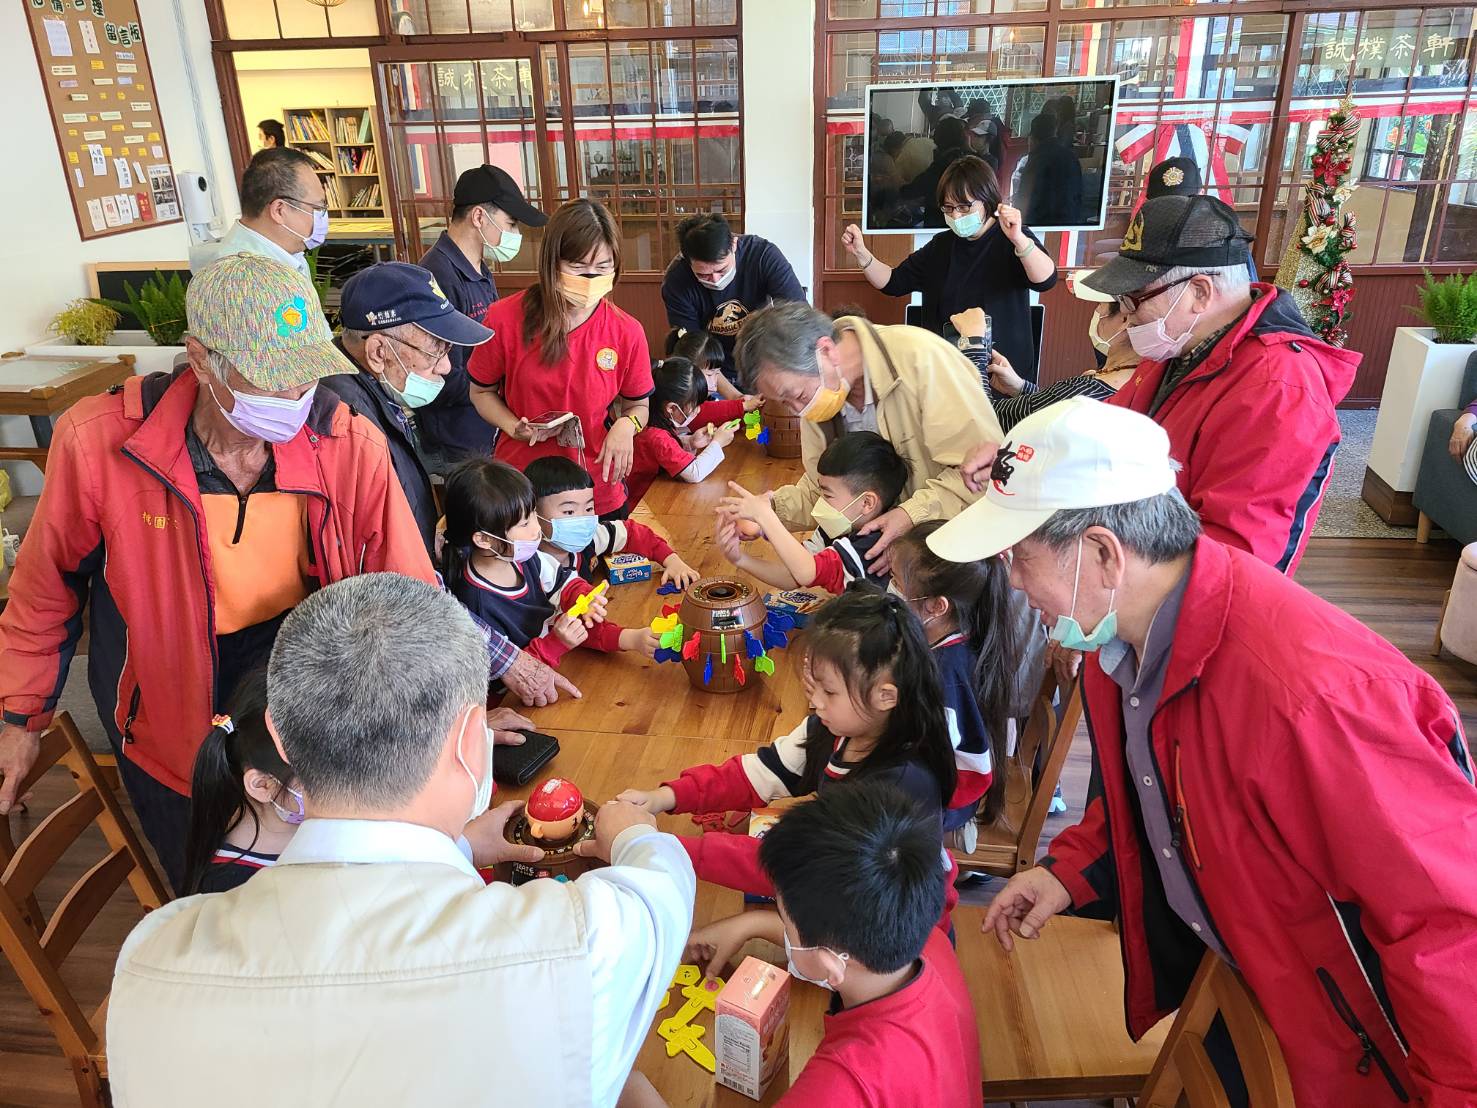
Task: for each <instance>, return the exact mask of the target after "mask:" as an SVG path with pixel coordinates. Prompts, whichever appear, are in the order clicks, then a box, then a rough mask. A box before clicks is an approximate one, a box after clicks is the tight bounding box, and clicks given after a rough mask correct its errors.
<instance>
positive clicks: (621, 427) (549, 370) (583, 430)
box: [467, 200, 652, 516]
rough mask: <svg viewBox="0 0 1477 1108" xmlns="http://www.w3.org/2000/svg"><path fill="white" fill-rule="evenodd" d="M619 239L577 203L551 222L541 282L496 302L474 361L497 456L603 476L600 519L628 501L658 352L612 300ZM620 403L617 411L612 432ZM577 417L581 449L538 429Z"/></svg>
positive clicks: (586, 204)
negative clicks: (564, 463) (574, 466)
mask: <svg viewBox="0 0 1477 1108" xmlns="http://www.w3.org/2000/svg"><path fill="white" fill-rule="evenodd" d="M620 271H621V247H620V235H619V233H618V232H617V230H616V225H615V221H614V220H613V219H612V218H611V216H610V212H609V211H607V210H606V209H605V208H604V207H603V206H602V205H600V204H598V203H596V202H595V201H593V200H571V201H570V202H569V203H568V204H565V205H564V206H563V207H561V208H560V209H559V210H558V211H557V212H555V213H554V215H553V217H552V218H551V219H550V220H549V225H548V226H547V227H546V228H545V229H544V236H543V242H542V244H541V245H540V247H539V262H538V284H536V285H533V286H531V287H530V288H527V289H525V290H524V291H523V292H520V293H518V294H517V295H516V296H509V297H507V298H505V299H503V300H498V301H496V302H494V303H493V304H492V305H491V306H490V307H489V308H488V309H487V315H486V316H484V317H483V320H482V322H483V323H484V324H485V325H486V326H487V327H490V328H491V329H492V331H493V337H492V339H491V340H490V341H488V342H486V343H484V344H483V345H482V346H480V347H478V348H477V350H476V351H475V352H474V353H473V355H472V358H471V360H470V361H469V362H468V363H467V373H468V375H469V376H470V377H471V379H472V403H473V404H474V405H476V408H477V411H478V412H480V413H481V414H482V418H483V419H485V420H487V422H488V423H491V424H493V425H494V426H495V427H498V428H500V429H501V430H502V434H501V435H500V436H499V437H498V441H497V446H496V447H495V448H494V450H493V457H495V458H498V459H500V460H502V461H505V462H507V463H508V464H510V465H514V466H517V467H518V468H519V469H520V470H521V469H522V468H523V467H524V466H526V465H527V464H528V463H529V462H531V461H533V459H535V458H541V457H544V456H546V455H549V454H559V455H563V456H565V457H568V458H572V459H573V460H574V461H576V462H579V463H580V464H581V465H583V466H584V467H585V468H586V469H587V470H589V471H590V474H591V475H592V476H593V477H594V478H595V511H596V512H597V513H599V514H600V515H602V516H604V515H609V514H611V513H614V512H616V511H618V510H619V509H620V508H621V507H622V506H623V505H624V503H625V499H626V494H625V487H624V485H623V484H622V482H623V481H624V480H625V477H626V474H627V473H628V472H630V469H631V455H632V446H631V442H632V440H633V439H634V438H635V436H636V432H637V431H639V430H641V429H642V428H643V427H645V426H646V418H647V397H649V396H650V395H651V390H652V384H651V353H650V351H649V350H648V349H647V345H646V333H645V332H644V331H643V330H642V329H641V325H640V324H639V323H637V322H636V320H635V319H634V318H632V317H631V316H629V315H627V314H626V313H625V312H623V311H621V309H619V308H617V307H616V306H615V305H614V304H612V303H611V302H610V301H609V299H607V295H606V294H607V293H609V292H610V290H611V287H612V286H613V285H614V283H615V279H616V278H617V277H618V276H620ZM612 405H615V406H616V407H617V408H618V414H617V417H616V419H615V422H614V423H613V424H612V425H611V427H610V428H609V429H608V430H607V429H606V426H605V421H606V418H607V416H608V415H609V414H610V410H611V407H612ZM564 412H573V413H574V415H575V418H576V419H577V420H578V422H579V431H580V434H581V435H582V437H583V441H584V445H583V447H581V446H577V445H564V443H566V442H569V441H570V438H569V434H568V432H569V431H571V430H572V428H569V427H568V425H567V424H566V426H565V427H564V431H565V432H566V433H565V434H564V435H561V434H560V430H559V429H555V430H553V431H543V430H540V429H539V428H537V427H535V426H533V424H535V423H538V422H540V421H541V419H542V418H543V417H546V416H548V415H550V414H558V413H564Z"/></svg>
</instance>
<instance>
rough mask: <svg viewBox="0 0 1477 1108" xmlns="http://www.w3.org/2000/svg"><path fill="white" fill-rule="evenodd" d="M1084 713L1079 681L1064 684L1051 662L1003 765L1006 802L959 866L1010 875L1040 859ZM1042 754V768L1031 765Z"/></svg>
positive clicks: (981, 829)
mask: <svg viewBox="0 0 1477 1108" xmlns="http://www.w3.org/2000/svg"><path fill="white" fill-rule="evenodd" d="M1058 692H1060V693H1061V694H1062V705H1061V709H1060V714H1058V710H1057V707H1056V706H1055V705H1054V704H1053V703H1052V701H1053V699H1054V698H1055V697H1056V694H1057V693H1058ZM1081 718H1082V685H1081V682H1080V681H1073V682H1072V684H1071V685H1070V686H1063V685H1061V684H1060V683H1059V681H1058V678H1057V675H1056V671H1055V670H1054V669H1052V667H1050V666H1047V667H1046V676H1045V677H1044V678H1043V679H1042V682H1041V691H1040V692H1039V693H1038V694H1037V695H1036V701H1035V703H1034V704H1033V705H1032V708H1031V715H1030V716H1029V718H1028V719H1027V720H1026V726H1025V727H1024V729H1023V730H1022V733H1021V735H1020V737H1019V738H1018V739H1017V741H1016V747H1015V753H1014V754H1013V755H1012V756H1011V757H1010V758H1009V759H1007V761H1006V764H1005V765H1004V766H1003V767H1001V770H1002V772H1004V773H1005V775H1006V776H1005V808H1004V810H1003V811H1002V812H1001V813H1000V816H999V818H998V819H996V820H995V821H994V822H993V823H988V824H986V823H981V824H980V825H979V841H978V842H977V843H976V845H975V849H974V852H973V853H972V854H962V853H958V852H955V855H954V856H955V858H956V859H957V860H958V862H959V868H960V869H964V870H978V871H982V872H984V873H988V874H992V875H994V876H996V877H1007V878H1008V877H1010V876H1012V875H1014V874H1016V873H1019V872H1021V871H1022V870H1027V869H1030V868H1031V867H1032V866H1034V865H1035V864H1036V847H1037V845H1038V844H1039V843H1040V842H1041V829H1042V827H1044V826H1045V825H1046V817H1047V814H1048V813H1049V812H1050V810H1051V797H1052V794H1053V793H1054V792H1056V786H1057V782H1058V781H1059V780H1061V776H1062V767H1063V766H1065V765H1066V763H1067V753H1068V751H1070V750H1071V748H1072V735H1073V734H1074V733H1075V732H1076V730H1077V721H1078V720H1079V719H1081ZM1038 756H1039V761H1040V765H1041V772H1040V773H1039V774H1037V773H1036V772H1035V770H1034V768H1033V767H1035V766H1036V764H1037V762H1038Z"/></svg>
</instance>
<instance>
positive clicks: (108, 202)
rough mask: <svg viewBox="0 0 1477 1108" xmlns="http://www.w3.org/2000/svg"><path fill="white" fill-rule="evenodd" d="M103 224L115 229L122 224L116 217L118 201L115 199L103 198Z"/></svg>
mask: <svg viewBox="0 0 1477 1108" xmlns="http://www.w3.org/2000/svg"><path fill="white" fill-rule="evenodd" d="M103 222H104V223H106V224H107V225H108V226H109V227H117V226H118V225H119V224H120V223H122V222H123V220H122V219H120V218H119V216H118V200H117V198H116V197H112V196H104V197H103Z"/></svg>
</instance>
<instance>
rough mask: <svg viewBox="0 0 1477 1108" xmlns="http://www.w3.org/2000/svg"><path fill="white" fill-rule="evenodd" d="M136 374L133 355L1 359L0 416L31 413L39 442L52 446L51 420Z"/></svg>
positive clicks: (32, 426) (47, 446) (41, 444)
mask: <svg viewBox="0 0 1477 1108" xmlns="http://www.w3.org/2000/svg"><path fill="white" fill-rule="evenodd" d="M132 376H133V355H132V354H120V355H119V356H118V357H117V358H47V357H39V356H34V355H25V356H23V357H19V358H6V359H4V360H0V415H23V416H29V417H30V420H31V430H32V431H34V432H35V433H36V445H37V447H39V448H40V449H41V450H43V451H44V450H46V449H48V448H49V447H50V446H51V419H52V417H53V416H55V415H57V414H58V413H60V412H62V411H64V410H65V409H67V408H69V407H71V405H73V404H75V403H76V402H77V401H78V400H81V399H82V398H83V397H84V396H92V395H94V394H96V393H100V392H102V391H103V390H104V389H108V388H111V387H112V386H113V385H117V384H121V383H122V382H123V381H126V380H127V379H128V378H130V377H132Z"/></svg>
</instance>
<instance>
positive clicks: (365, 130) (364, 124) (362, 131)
mask: <svg viewBox="0 0 1477 1108" xmlns="http://www.w3.org/2000/svg"><path fill="white" fill-rule="evenodd" d="M359 141H360V142H373V141H374V132H373V131H372V130H371V129H370V125H369V113H368V112H367V111H366V112H365V113H364V114H363V115H362V116H360V117H359Z"/></svg>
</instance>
